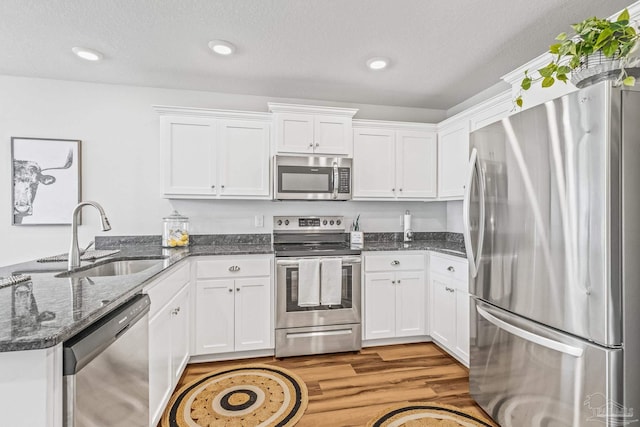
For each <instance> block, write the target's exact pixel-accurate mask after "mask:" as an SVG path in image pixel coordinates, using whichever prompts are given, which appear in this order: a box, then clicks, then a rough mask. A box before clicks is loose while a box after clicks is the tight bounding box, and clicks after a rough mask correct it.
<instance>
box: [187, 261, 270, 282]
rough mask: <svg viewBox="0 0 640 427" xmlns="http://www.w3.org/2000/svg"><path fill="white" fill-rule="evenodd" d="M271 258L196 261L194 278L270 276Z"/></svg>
mask: <svg viewBox="0 0 640 427" xmlns="http://www.w3.org/2000/svg"><path fill="white" fill-rule="evenodd" d="M270 275H271V258H266V257H262V258H243V257H236V258H227V257H225V258H222V259H206V260H198V261H197V265H196V277H198V278H199V279H202V278H207V277H217V278H227V277H249V276H270Z"/></svg>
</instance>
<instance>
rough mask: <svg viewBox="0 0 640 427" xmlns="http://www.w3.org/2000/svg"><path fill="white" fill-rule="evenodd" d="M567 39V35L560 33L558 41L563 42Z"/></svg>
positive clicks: (557, 37)
mask: <svg viewBox="0 0 640 427" xmlns="http://www.w3.org/2000/svg"><path fill="white" fill-rule="evenodd" d="M566 39H567V33H560V34H558V35H557V36H556V40H559V41H562V40H566Z"/></svg>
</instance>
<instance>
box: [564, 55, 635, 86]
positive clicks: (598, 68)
mask: <svg viewBox="0 0 640 427" xmlns="http://www.w3.org/2000/svg"><path fill="white" fill-rule="evenodd" d="M639 62H640V58H630V59H627V60H621V59H619V58H616V57H611V58H607V57H606V56H604V55H603V54H602V52H596V53H594V54H593V55H589V56H587V57H585V58H583V60H582V62H581V64H580V67H578V68H576V69H575V70H573V71H572V72H571V83H573V84H574V85H575V86H576V87H577V88H579V89H582V88H583V87H587V86H591V85H592V84H595V83H598V82H601V81H604V80H616V79H618V78H619V77H620V75H621V73H622V68H623V67H624V69H625V71H626V72H627V75H629V76H633V77H636V78H637V77H640V68H639V67H638V64H639Z"/></svg>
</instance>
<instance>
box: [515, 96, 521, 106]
mask: <svg viewBox="0 0 640 427" xmlns="http://www.w3.org/2000/svg"><path fill="white" fill-rule="evenodd" d="M516 105H517V106H518V107H520V108H522V97H521V96H519V97H517V98H516Z"/></svg>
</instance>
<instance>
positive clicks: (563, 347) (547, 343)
mask: <svg viewBox="0 0 640 427" xmlns="http://www.w3.org/2000/svg"><path fill="white" fill-rule="evenodd" d="M476 309H477V310H478V313H480V315H481V316H482V317H484V318H485V319H486V320H488V321H489V322H491V323H493V324H494V325H495V326H497V327H498V328H500V329H503V330H505V331H507V332H509V333H511V334H513V335H515V336H517V337H520V338H522V339H523V340H527V341H530V342H532V343H534V344H538V345H541V346H543V347H547V348H550V349H551V350H555V351H559V352H561V353H565V354H569V355H571V356H574V357H582V353H584V350H583V349H581V348H578V347H573V346H571V345H568V344H564V343H561V342H558V341H554V340H552V339H549V338H545V337H541V336H540V335H536V334H534V333H532V332H529V331H525V330H524V329H520V328H518V327H516V326H513V325H511V324H509V323H507V322H505V321H503V320H500V319H498V318H497V317H495V316H493V315H491V314H489V313H487V312H486V311H485V310H483V309H482V308H480V307H478V306H476Z"/></svg>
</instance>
